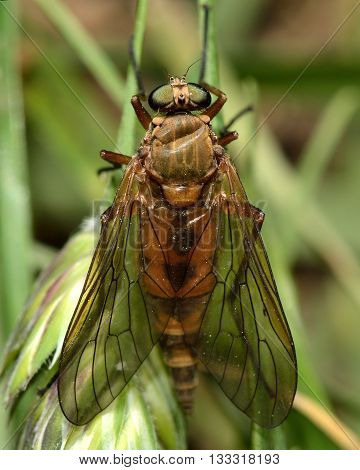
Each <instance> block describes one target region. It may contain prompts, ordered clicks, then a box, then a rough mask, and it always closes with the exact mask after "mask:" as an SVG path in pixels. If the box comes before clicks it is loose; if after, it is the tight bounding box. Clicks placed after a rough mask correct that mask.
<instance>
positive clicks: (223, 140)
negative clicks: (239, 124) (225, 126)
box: [218, 131, 239, 147]
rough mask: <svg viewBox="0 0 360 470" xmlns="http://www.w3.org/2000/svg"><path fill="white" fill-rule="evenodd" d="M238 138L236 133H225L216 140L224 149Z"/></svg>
mask: <svg viewBox="0 0 360 470" xmlns="http://www.w3.org/2000/svg"><path fill="white" fill-rule="evenodd" d="M238 137H239V134H238V133H237V132H236V131H233V132H226V133H224V134H223V135H221V137H219V139H218V144H219V145H221V146H222V147H225V146H226V145H227V144H230V142H232V141H233V140H236V139H237V138H238Z"/></svg>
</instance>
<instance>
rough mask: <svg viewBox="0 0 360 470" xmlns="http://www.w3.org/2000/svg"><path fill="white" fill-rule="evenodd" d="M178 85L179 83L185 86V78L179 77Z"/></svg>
mask: <svg viewBox="0 0 360 470" xmlns="http://www.w3.org/2000/svg"><path fill="white" fill-rule="evenodd" d="M180 83H181V84H182V85H185V84H186V77H181V78H180Z"/></svg>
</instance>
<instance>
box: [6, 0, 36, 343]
mask: <svg viewBox="0 0 360 470" xmlns="http://www.w3.org/2000/svg"><path fill="white" fill-rule="evenodd" d="M16 6H17V5H16V2H15V1H11V2H10V1H9V2H6V3H3V2H1V4H0V71H1V73H0V90H1V95H0V258H1V263H0V293H1V296H0V297H1V300H0V302H1V303H0V306H1V312H2V314H1V333H2V335H3V338H7V336H8V334H9V333H10V331H11V329H12V327H13V326H14V324H15V323H16V320H17V317H18V315H19V313H20V312H21V310H22V308H23V304H24V301H25V299H26V296H27V294H28V290H29V284H30V273H29V252H30V249H29V248H30V238H31V235H30V233H31V223H30V216H29V214H30V204H29V191H28V181H27V179H28V178H27V163H26V154H25V135H24V115H23V102H22V95H21V84H20V75H19V72H18V70H17V65H16V56H17V50H18V34H17V28H16V25H15V23H14V21H13V20H12V15H13V14H14V13H15V12H16Z"/></svg>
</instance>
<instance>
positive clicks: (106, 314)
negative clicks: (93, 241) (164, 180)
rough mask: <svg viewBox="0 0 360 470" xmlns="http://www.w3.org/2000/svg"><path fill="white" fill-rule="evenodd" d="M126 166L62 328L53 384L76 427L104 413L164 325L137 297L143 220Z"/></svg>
mask: <svg viewBox="0 0 360 470" xmlns="http://www.w3.org/2000/svg"><path fill="white" fill-rule="evenodd" d="M145 212H146V209H145V208H143V207H142V206H141V202H140V200H139V198H138V197H137V183H136V180H135V178H134V171H133V164H132V163H130V164H129V166H128V168H127V170H126V173H125V175H124V178H123V181H122V183H121V185H120V187H119V189H118V192H117V194H116V197H115V200H114V203H113V205H112V206H111V208H110V209H109V210H108V211H107V212H106V216H105V219H104V223H103V227H102V231H101V234H100V240H99V242H98V245H97V247H96V250H95V253H94V256H93V260H92V263H91V266H90V269H89V272H88V275H87V278H86V281H85V284H84V287H83V291H82V294H81V296H80V299H79V302H78V305H77V307H76V310H75V312H74V315H73V318H72V320H71V323H70V326H69V329H68V331H67V334H66V337H65V341H64V345H63V350H62V355H61V360H60V371H59V381H58V391H59V400H60V405H61V408H62V410H63V412H64V414H65V416H66V417H67V419H68V420H69V421H71V422H72V423H74V424H77V425H81V424H85V423H87V422H89V421H90V420H91V419H92V418H93V417H94V416H95V415H96V414H98V413H99V412H100V411H102V410H103V409H104V408H106V407H107V406H108V405H109V404H110V403H111V402H112V401H113V400H114V398H115V397H116V396H117V395H118V394H119V393H120V392H121V390H122V389H123V388H124V387H125V385H126V384H127V383H128V382H129V380H130V379H131V377H132V376H133V374H134V373H135V372H136V370H137V369H138V368H139V366H140V365H141V364H142V362H143V361H144V360H145V358H146V357H147V356H148V354H149V353H150V351H151V349H152V347H153V346H154V344H155V343H156V342H157V340H158V338H159V336H160V335H161V333H162V331H163V329H164V328H165V325H163V324H162V322H163V321H164V319H158V318H156V315H155V314H154V313H153V312H151V314H150V307H149V305H147V300H146V296H144V295H143V289H142V286H141V277H140V273H141V271H142V269H141V268H142V265H143V259H142V239H141V228H140V227H141V218H142V216H143V214H145Z"/></svg>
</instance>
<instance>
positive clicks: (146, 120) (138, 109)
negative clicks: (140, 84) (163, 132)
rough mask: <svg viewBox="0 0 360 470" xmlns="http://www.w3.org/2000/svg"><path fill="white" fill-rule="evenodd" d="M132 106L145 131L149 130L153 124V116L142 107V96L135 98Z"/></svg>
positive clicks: (132, 100) (132, 99)
mask: <svg viewBox="0 0 360 470" xmlns="http://www.w3.org/2000/svg"><path fill="white" fill-rule="evenodd" d="M131 104H132V105H133V108H134V111H135V113H136V116H137V118H138V119H139V121H140V123H141V125H142V126H143V128H144V129H145V130H148V129H149V126H150V124H151V116H150V114H149V113H148V112H147V111H146V109H145V108H144V106H143V105H142V103H141V99H140V95H135V96H133V97H132V98H131Z"/></svg>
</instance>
